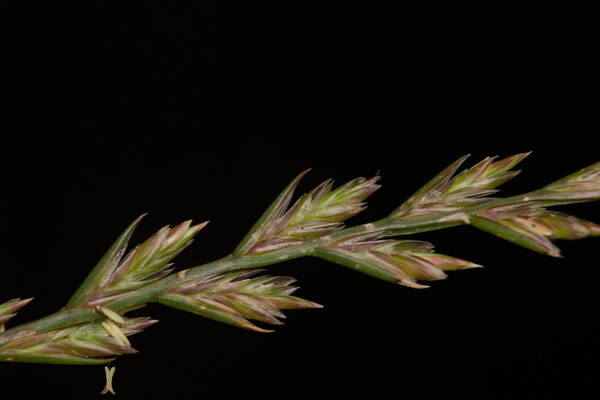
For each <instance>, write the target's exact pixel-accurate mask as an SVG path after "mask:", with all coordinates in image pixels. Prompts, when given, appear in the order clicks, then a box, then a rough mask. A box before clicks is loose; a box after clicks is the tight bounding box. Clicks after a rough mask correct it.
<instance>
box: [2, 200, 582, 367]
mask: <svg viewBox="0 0 600 400" xmlns="http://www.w3.org/2000/svg"><path fill="white" fill-rule="evenodd" d="M544 195H546V192H544V191H543V190H542V191H535V192H530V193H526V194H522V195H517V196H512V197H508V198H504V199H497V200H492V201H489V202H486V203H483V204H480V205H476V206H473V207H470V208H468V209H462V210H460V211H452V212H447V213H443V214H437V215H430V216H424V217H411V218H405V219H399V218H390V217H387V218H383V219H381V220H379V221H376V222H372V223H367V224H363V225H358V226H355V227H351V228H346V229H343V230H341V231H339V232H336V233H333V234H331V235H328V236H325V237H322V238H319V239H315V240H312V241H309V242H306V243H304V244H302V245H300V246H297V247H293V248H289V249H283V250H278V251H274V252H272V253H268V254H265V255H251V256H233V255H229V256H226V257H224V258H221V259H219V260H216V261H212V262H209V263H207V264H204V265H200V266H196V267H192V268H190V269H188V270H185V271H182V272H181V273H177V274H173V275H170V276H168V277H166V278H164V279H161V280H159V281H157V282H155V283H153V284H150V285H148V286H145V287H143V288H140V289H138V290H135V291H132V292H131V293H129V294H128V295H127V296H126V297H124V298H122V299H120V300H117V301H114V302H112V303H110V304H109V306H110V308H111V309H112V310H114V311H116V312H121V313H123V312H126V311H128V310H131V309H134V308H136V307H139V306H142V305H144V304H146V303H150V302H155V301H158V299H159V297H160V295H161V294H163V293H166V292H167V291H168V290H169V289H171V288H172V287H174V286H175V285H178V284H181V283H183V282H186V281H191V280H194V279H198V278H202V277H206V276H210V275H214V274H220V273H224V272H229V271H234V270H239V269H244V268H256V267H261V266H267V265H272V264H277V263H280V262H283V261H285V260H290V259H293V258H299V257H303V256H308V255H313V256H317V257H323V255H324V254H326V253H324V252H322V251H320V249H324V248H325V247H326V246H327V245H328V244H329V243H332V242H335V241H339V240H343V239H344V238H347V237H351V236H352V235H356V234H359V233H361V232H369V231H371V232H376V231H380V232H381V231H383V232H384V234H385V235H386V236H396V235H405V234H412V233H418V232H426V231H431V230H436V229H442V228H447V227H450V226H456V225H460V224H464V223H469V220H468V218H469V214H472V213H475V212H477V211H480V210H483V209H485V208H489V207H492V206H498V205H502V204H510V203H513V202H520V201H528V200H529V199H532V200H537V199H536V196H539V197H540V198H541V199H542V200H546V198H544ZM560 195H561V194H558V195H557V194H556V193H554V194H553V197H552V200H553V201H557V200H558V201H560V199H558V198H557V197H561V196H560ZM549 197H550V196H548V198H549ZM564 197H565V200H574V199H570V198H569V199H567V198H568V197H570V196H569V195H568V194H566V195H565V196H564ZM571 202H572V201H571ZM323 258H326V257H323ZM86 282H87V280H86ZM102 318H104V316H103V315H102V314H98V313H96V312H95V311H94V310H92V309H90V308H83V309H82V308H64V309H62V310H60V311H58V312H56V313H54V314H51V315H48V316H46V317H43V318H40V319H38V320H35V321H32V322H29V323H25V324H22V325H20V326H17V327H14V328H12V329H9V330H6V331H5V332H3V333H0V349H1V346H2V345H3V344H5V343H7V342H9V341H11V340H13V339H15V338H17V337H20V336H28V335H32V334H37V333H43V332H48V331H51V330H55V329H61V328H65V327H69V326H73V325H77V324H81V323H85V322H90V321H94V320H98V319H102ZM5 358H6V356H4V358H3V355H2V352H1V351H0V361H2V360H3V359H5Z"/></svg>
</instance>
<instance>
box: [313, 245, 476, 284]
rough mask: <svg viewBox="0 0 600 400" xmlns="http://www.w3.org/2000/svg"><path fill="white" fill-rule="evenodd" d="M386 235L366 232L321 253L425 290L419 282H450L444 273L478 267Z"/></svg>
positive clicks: (346, 264)
mask: <svg viewBox="0 0 600 400" xmlns="http://www.w3.org/2000/svg"><path fill="white" fill-rule="evenodd" d="M382 236H383V233H365V234H359V235H356V236H354V237H352V238H350V239H346V240H343V241H338V242H334V243H331V244H330V245H329V246H328V247H327V248H324V249H322V250H320V251H318V253H317V255H318V256H319V257H321V258H324V259H326V260H329V261H332V262H335V263H337V264H340V265H344V266H346V267H349V268H351V269H353V270H356V271H358V272H362V273H364V274H367V275H371V276H373V277H376V278H379V279H382V280H385V281H388V282H393V283H397V284H400V285H403V286H408V287H411V288H415V289H424V288H428V287H429V286H427V285H423V284H420V283H418V282H417V281H419V280H421V281H435V280H441V279H446V276H447V275H446V273H445V272H444V271H455V270H461V269H469V268H478V267H481V265H478V264H474V263H472V262H469V261H465V260H461V259H459V258H455V257H450V256H446V255H442V254H437V253H434V252H433V250H434V248H433V245H432V244H431V243H428V242H423V241H419V240H386V239H381V237H382Z"/></svg>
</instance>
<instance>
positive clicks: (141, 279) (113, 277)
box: [69, 217, 208, 306]
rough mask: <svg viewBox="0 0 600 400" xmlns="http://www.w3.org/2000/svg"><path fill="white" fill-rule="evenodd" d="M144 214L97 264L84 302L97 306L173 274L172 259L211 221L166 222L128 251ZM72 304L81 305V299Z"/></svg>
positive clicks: (87, 304) (71, 303)
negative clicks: (196, 222)
mask: <svg viewBox="0 0 600 400" xmlns="http://www.w3.org/2000/svg"><path fill="white" fill-rule="evenodd" d="M140 218H141V217H140ZM140 218H138V219H136V221H134V222H133V223H132V224H131V225H130V227H129V228H128V229H127V230H126V231H125V232H124V233H123V234H122V235H121V237H120V238H119V239H118V240H117V242H116V243H115V245H113V247H111V249H110V250H109V252H108V253H107V254H106V255H105V256H104V257H103V259H102V260H101V263H99V264H98V266H97V267H96V268H95V270H96V269H98V271H99V272H98V274H96V276H95V277H94V280H93V281H92V282H91V283H90V285H89V288H88V289H87V290H86V291H85V295H84V298H83V300H82V302H83V304H84V305H86V306H97V305H101V304H105V303H108V302H111V301H115V300H118V299H119V298H122V297H123V296H125V295H127V293H128V292H130V291H132V290H136V289H139V288H141V287H144V286H147V285H148V284H150V283H152V282H155V281H157V280H159V279H162V278H164V277H165V276H167V275H169V274H170V273H171V272H172V271H173V268H172V265H173V264H171V263H170V261H171V260H172V259H173V258H175V256H177V255H178V254H179V253H181V252H182V251H183V250H184V249H185V248H186V247H187V246H189V245H190V244H191V243H192V241H193V237H194V236H195V235H196V234H197V233H198V232H199V231H200V230H202V229H203V228H204V227H205V226H206V225H207V224H208V221H206V222H203V223H200V224H197V225H193V226H192V221H191V220H187V221H184V222H182V223H181V224H179V225H177V226H175V227H173V228H171V227H169V226H165V227H163V228H161V229H160V230H159V231H158V232H157V233H155V234H154V235H152V236H151V237H150V238H149V239H147V240H146V241H145V242H144V243H142V244H141V245H139V246H136V247H135V248H134V249H132V250H131V251H129V253H128V254H127V255H125V251H126V248H127V243H128V240H129V237H130V236H131V234H132V233H133V228H135V226H136V225H137V223H138V222H139V220H140ZM69 304H70V305H71V306H74V305H78V304H79V300H77V301H73V302H70V303H69Z"/></svg>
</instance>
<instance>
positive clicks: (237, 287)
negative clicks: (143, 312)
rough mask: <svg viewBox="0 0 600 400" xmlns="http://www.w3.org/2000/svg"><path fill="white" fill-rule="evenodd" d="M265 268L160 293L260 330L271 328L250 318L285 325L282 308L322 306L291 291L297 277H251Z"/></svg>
mask: <svg viewBox="0 0 600 400" xmlns="http://www.w3.org/2000/svg"><path fill="white" fill-rule="evenodd" d="M261 271H262V270H256V269H254V270H242V271H236V272H230V273H227V274H222V275H215V276H211V277H208V278H203V279H199V280H191V281H187V282H184V283H182V284H180V285H179V286H177V287H175V288H174V289H172V290H171V291H170V292H169V293H167V294H165V295H163V296H161V297H160V299H159V301H160V302H161V303H163V304H166V305H169V306H171V307H174V308H178V309H181V310H184V311H188V312H192V313H194V314H198V315H201V316H203V317H206V318H211V319H214V320H217V321H220V322H224V323H226V324H230V325H234V326H237V327H240V328H244V329H249V330H254V331H257V332H271V330H268V329H264V328H261V327H259V326H257V325H255V324H253V323H251V322H250V321H249V320H250V319H253V320H256V321H260V322H263V323H267V324H271V325H281V321H280V319H281V318H285V315H284V314H283V313H282V312H281V311H280V310H291V309H301V308H320V307H321V306H320V305H319V304H317V303H314V302H312V301H308V300H304V299H301V298H299V297H295V296H292V295H291V294H292V293H293V292H294V291H296V289H298V288H297V287H296V286H290V284H291V283H293V282H294V281H295V280H294V279H293V278H289V277H280V276H259V277H254V278H251V276H253V275H256V274H257V273H259V272H261Z"/></svg>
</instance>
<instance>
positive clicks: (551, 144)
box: [0, 1, 600, 399]
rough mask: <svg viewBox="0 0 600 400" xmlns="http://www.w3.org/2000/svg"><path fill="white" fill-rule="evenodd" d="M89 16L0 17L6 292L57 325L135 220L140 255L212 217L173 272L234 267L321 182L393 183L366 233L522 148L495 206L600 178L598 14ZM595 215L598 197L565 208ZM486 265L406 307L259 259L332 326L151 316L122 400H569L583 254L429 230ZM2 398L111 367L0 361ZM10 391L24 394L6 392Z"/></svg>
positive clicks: (586, 357)
mask: <svg viewBox="0 0 600 400" xmlns="http://www.w3.org/2000/svg"><path fill="white" fill-rule="evenodd" d="M125 3H126V4H123V2H116V3H111V2H100V1H86V2H81V3H80V4H77V5H69V6H64V5H63V6H56V5H54V4H53V5H52V6H51V7H49V6H46V7H47V9H42V8H37V7H34V6H33V5H31V8H30V9H26V10H16V9H12V8H7V7H6V6H5V7H4V8H3V10H2V14H1V16H0V19H1V24H0V26H1V28H0V29H1V30H2V49H1V52H2V53H1V57H2V69H3V71H2V91H1V95H0V98H2V111H1V113H2V125H3V127H2V132H3V138H2V143H1V144H0V149H1V150H0V151H1V152H2V157H1V158H0V162H1V170H0V173H1V176H2V197H1V201H0V204H1V209H2V224H1V230H2V242H1V243H2V244H1V251H2V265H1V267H0V268H1V271H2V275H0V276H1V278H0V279H1V280H0V291H1V296H0V299H10V298H13V297H30V296H35V297H36V300H35V301H34V302H33V303H31V304H30V305H29V306H28V307H27V308H26V309H24V310H23V311H22V312H21V313H20V314H19V316H17V317H16V318H15V319H14V320H13V321H14V322H16V323H21V322H25V321H27V320H30V319H34V318H37V317H41V316H43V315H46V314H48V313H51V312H53V311H55V310H57V309H59V308H60V307H62V305H63V304H64V303H65V302H66V301H67V300H68V298H69V297H70V295H71V293H72V292H73V291H74V290H75V288H76V287H77V286H78V284H79V283H80V282H81V280H82V279H83V278H84V277H85V275H86V272H87V271H88V270H89V268H91V266H92V265H94V263H95V262H96V261H97V260H98V259H99V258H100V256H101V255H102V254H103V252H104V251H105V250H106V249H107V248H108V246H109V245H110V244H111V242H112V240H114V238H115V237H116V236H117V235H118V234H119V232H120V230H122V229H123V228H124V227H125V226H126V225H127V224H128V223H129V222H130V221H131V220H132V219H133V218H134V217H135V216H137V215H139V214H141V213H143V212H149V213H150V214H149V216H148V217H146V219H145V221H144V222H143V224H142V225H141V227H140V228H139V230H138V231H137V232H136V234H135V236H134V242H138V241H140V240H143V239H144V238H145V237H147V236H149V235H150V234H152V233H153V232H154V231H156V230H157V229H158V228H160V227H161V226H162V225H165V224H175V223H178V222H180V221H182V220H184V219H188V218H194V219H195V220H196V221H202V220H205V219H209V220H211V221H212V222H211V224H209V226H208V227H207V228H206V229H205V230H204V231H203V232H201V233H200V234H199V235H198V239H197V241H196V242H195V244H194V245H193V246H192V247H191V248H190V249H189V250H187V251H186V252H185V253H184V254H182V255H181V256H180V257H179V259H178V260H179V265H180V266H190V265H197V264H200V263H203V262H207V261H211V260H213V259H216V258H220V257H222V256H224V255H226V254H227V253H228V252H230V251H231V250H232V249H233V248H234V247H235V245H236V244H237V242H238V241H239V240H240V239H241V238H242V237H243V235H244V233H245V232H246V230H247V229H249V227H250V226H251V225H252V223H253V222H254V221H255V220H256V218H258V216H259V215H260V213H262V211H263V210H264V209H265V208H266V207H267V205H268V204H269V203H270V201H271V200H272V199H273V198H274V197H275V196H276V195H277V193H278V192H279V191H280V190H281V189H282V188H283V186H285V184H287V182H288V181H289V180H290V179H291V178H292V177H293V176H295V175H296V174H297V173H298V172H299V171H301V170H303V169H305V168H307V167H312V168H313V170H312V171H311V173H310V174H309V175H308V176H307V177H306V178H305V179H304V181H303V183H302V184H301V185H300V187H299V191H300V192H304V191H307V190H309V189H310V188H312V187H313V186H314V185H316V184H318V183H320V182H321V181H322V180H324V179H327V178H330V177H332V178H335V179H336V181H337V182H344V181H346V180H349V179H351V178H353V177H355V176H371V175H374V174H376V173H377V172H379V173H380V174H381V175H382V176H383V180H382V183H383V188H382V189H380V190H379V191H378V192H377V193H376V194H375V195H373V196H372V198H371V200H370V207H369V209H368V210H367V211H365V212H364V213H363V214H361V215H359V216H357V217H355V218H354V219H353V220H351V221H350V222H349V223H350V224H353V223H364V222H368V221H371V220H375V219H379V218H381V217H383V216H385V215H387V213H389V212H390V211H391V210H392V209H393V208H395V207H396V206H397V205H398V204H399V203H400V202H402V201H403V200H404V199H405V198H406V197H407V196H409V195H410V194H411V193H412V192H413V191H414V190H416V189H417V188H418V187H419V186H420V185H422V184H424V183H425V182H426V181H427V180H428V179H429V178H430V177H431V176H432V175H433V174H435V173H436V172H437V171H439V170H440V169H441V168H443V167H445V166H446V165H447V164H448V163H450V162H451V161H453V160H454V159H456V158H458V157H459V156H461V155H462V154H465V153H472V155H473V156H472V160H471V161H472V162H475V161H478V160H479V159H481V158H483V157H485V156H488V155H500V156H507V155H510V154H514V153H518V152H523V151H529V150H533V154H532V155H531V156H530V158H529V159H527V160H526V161H524V162H523V164H522V167H523V169H524V172H523V174H522V175H521V176H519V177H518V178H517V179H515V180H514V181H511V182H509V183H508V184H506V185H505V186H504V187H505V192H504V193H506V194H516V193H519V192H522V191H527V190H530V189H534V188H537V187H539V186H541V185H543V184H545V183H549V182H551V181H552V180H554V179H556V178H559V177H561V176H563V175H566V174H568V173H570V172H572V171H574V170H576V169H578V168H581V167H583V166H586V165H588V164H591V163H593V162H595V161H598V159H599V158H600V157H598V155H599V151H598V147H597V145H594V144H593V143H592V140H593V138H594V136H597V134H598V125H597V118H596V117H597V107H596V102H597V100H596V97H597V93H598V85H597V78H596V76H597V71H598V64H597V61H596V58H595V53H596V52H597V51H596V50H597V49H596V47H597V46H596V44H594V43H593V41H592V39H591V28H592V26H591V23H590V21H589V20H588V17H587V15H589V10H584V9H575V8H568V9H565V8H551V7H549V6H547V5H545V6H544V7H539V8H538V7H529V8H525V7H524V6H505V5H498V6H487V7H486V8H482V7H479V6H475V7H473V6H468V7H467V6H464V7H460V6H456V5H452V6H438V5H433V4H428V5H424V6H422V7H421V8H419V9H417V8H416V7H409V6H402V7H400V6H393V7H392V5H391V4H393V2H360V3H351V2H326V3H325V2H298V3H295V2H284V1H278V2H268V3H267V2H259V3H260V4H252V3H251V2H246V3H243V4H234V3H231V2H195V4H194V5H189V4H184V3H176V2H166V1H164V2H150V1H149V2H144V3H132V2H125ZM564 210H567V211H569V212H572V213H574V214H576V215H579V216H581V217H585V218H587V219H590V220H594V221H600V212H599V210H598V206H597V204H583V205H577V206H569V207H565V208H564ZM418 238H419V239H424V240H429V241H432V242H433V243H435V244H436V246H437V249H438V250H439V251H440V252H441V253H446V254H450V255H454V256H458V257H462V258H466V259H469V260H472V261H474V262H477V263H480V264H484V265H485V266H486V267H487V268H485V269H481V270H471V271H461V272H456V273H451V274H450V277H449V279H448V280H446V281H441V282H435V283H434V284H433V285H432V288H431V289H429V290H423V291H417V290H412V289H409V288H404V287H399V286H395V285H391V284H388V283H385V282H381V281H377V280H375V279H373V278H370V277H367V276H363V275H359V274H356V273H353V272H351V271H349V270H346V269H344V268H342V267H339V266H336V265H332V264H330V263H328V262H325V261H322V260H317V259H298V260H294V261H290V262H287V263H285V264H282V265H278V266H274V267H273V270H274V271H275V272H276V273H279V274H285V275H292V276H294V277H296V278H298V279H299V284H300V285H301V286H302V289H301V290H300V291H299V292H298V294H299V295H300V296H303V297H305V298H309V299H312V300H314V301H317V302H319V303H321V304H324V305H325V308H324V309H322V310H301V311H295V312H289V313H288V320H287V322H286V325H284V326H282V327H279V328H277V331H276V332H275V333H271V334H258V333H254V332H247V331H243V330H239V329H235V328H232V327H229V326H225V325H221V324H219V323H216V322H214V321H210V320H204V319H201V318H199V317H196V316H193V315H188V314H185V313H183V312H180V311H175V310H170V309H167V308H165V307H162V306H158V305H149V306H148V307H147V308H145V309H144V310H143V312H142V311H140V312H138V314H139V313H141V315H149V316H152V317H154V318H158V319H159V320H160V323H159V324H158V325H156V326H154V327H152V328H150V329H148V330H147V331H146V332H144V333H142V334H140V335H138V336H136V337H134V340H133V344H134V346H135V347H136V348H138V349H139V350H140V351H141V352H140V353H139V354H136V355H133V356H127V357H122V358H121V359H119V360H118V361H117V362H116V363H114V365H116V366H117V373H116V376H115V388H116V390H117V393H118V397H120V398H137V397H140V398H142V397H143V398H146V399H153V398H164V396H167V395H170V396H172V398H176V399H192V398H193V399H197V398H202V397H207V396H211V397H213V396H219V398H236V397H241V396H244V397H254V396H261V397H262V398H264V399H271V398H273V399H275V398H278V399H281V398H286V399H307V398H311V399H313V398H316V399H318V398H338V397H340V398H341V397H348V396H349V395H357V396H362V397H368V398H384V397H385V398H387V397H388V396H394V397H395V398H396V397H397V398H401V397H403V398H407V399H412V398H427V399H429V398H432V399H433V398H440V396H442V395H443V396H444V397H445V398H448V397H450V396H452V397H454V396H460V397H457V398H463V399H464V398H474V399H475V398H477V399H552V398H562V399H564V398H583V396H586V395H585V393H587V392H588V391H591V390H594V391H595V388H596V385H595V384H594V381H593V380H594V379H595V378H596V377H597V373H598V369H597V367H595V365H596V362H595V360H597V359H598V356H599V352H598V348H599V342H598V329H597V328H595V327H594V325H593V320H594V319H595V316H596V315H597V307H596V304H597V303H598V291H597V288H596V285H597V278H598V272H597V271H598V266H599V265H598V257H597V255H596V252H595V250H596V248H597V245H595V244H594V243H597V242H594V240H592V239H589V240H582V241H577V242H562V243H560V246H561V248H562V249H563V253H564V255H565V258H564V259H551V258H549V257H544V256H541V255H538V254H534V253H532V252H529V251H527V250H524V249H521V248H518V247H516V246H514V245H512V244H510V243H507V242H503V241H500V240H498V239H496V238H494V237H492V236H490V235H487V234H485V233H483V232H479V231H476V230H474V229H472V228H469V227H458V228H453V229H451V230H443V231H439V232H432V233H429V234H423V235H419V237H418ZM0 382H1V386H0V387H1V388H2V392H3V393H2V395H3V398H4V396H6V395H7V394H9V395H8V396H7V397H6V398H17V397H18V398H34V397H35V396H41V395H43V396H55V395H56V396H58V395H60V396H61V398H74V399H75V398H77V399H81V398H85V399H91V398H97V397H100V395H99V391H100V390H101V389H102V387H103V385H104V373H103V371H102V368H101V367H76V366H46V365H24V364H2V365H0ZM11 392H14V396H15V397H11V395H10V393H11Z"/></svg>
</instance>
